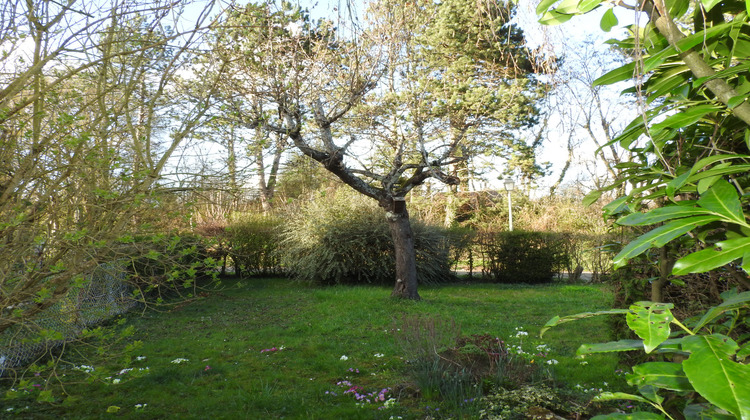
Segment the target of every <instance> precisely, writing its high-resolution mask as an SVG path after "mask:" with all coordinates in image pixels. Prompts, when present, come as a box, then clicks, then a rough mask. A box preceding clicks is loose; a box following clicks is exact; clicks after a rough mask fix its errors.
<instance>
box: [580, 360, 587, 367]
mask: <svg viewBox="0 0 750 420" xmlns="http://www.w3.org/2000/svg"><path fill="white" fill-rule="evenodd" d="M588 364H589V362H587V361H585V360H581V366H586V365H588Z"/></svg>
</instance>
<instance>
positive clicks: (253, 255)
mask: <svg viewBox="0 0 750 420" xmlns="http://www.w3.org/2000/svg"><path fill="white" fill-rule="evenodd" d="M280 225H281V219H279V218H277V217H274V216H264V215H262V214H253V213H248V214H243V215H240V216H236V217H234V220H232V222H231V223H230V224H229V226H227V228H226V232H227V234H228V236H229V255H230V257H231V258H232V261H234V269H235V272H236V273H237V275H239V276H243V275H258V276H268V275H278V274H281V263H280V260H279V255H278V253H277V252H276V247H277V244H278V241H279V238H278V228H279V226H280Z"/></svg>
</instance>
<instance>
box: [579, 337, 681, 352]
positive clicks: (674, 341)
mask: <svg viewBox="0 0 750 420" xmlns="http://www.w3.org/2000/svg"><path fill="white" fill-rule="evenodd" d="M681 341H682V338H670V339H669V340H665V341H664V342H663V343H662V344H661V346H659V348H658V349H657V353H682V351H681V350H680V349H679V348H678V346H679V344H680V342H681ZM631 350H643V340H618V341H610V342H607V343H594V344H582V345H581V346H579V347H578V350H576V354H577V355H579V356H583V355H586V354H592V353H612V352H620V351H631Z"/></svg>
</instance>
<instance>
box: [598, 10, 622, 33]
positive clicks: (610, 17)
mask: <svg viewBox="0 0 750 420" xmlns="http://www.w3.org/2000/svg"><path fill="white" fill-rule="evenodd" d="M618 23H619V22H618V21H617V16H615V12H614V10H612V9H608V10H607V11H606V12H604V15H602V20H601V22H599V26H600V27H601V28H602V30H603V31H604V32H609V31H611V30H612V28H614V27H615V26H617V24H618Z"/></svg>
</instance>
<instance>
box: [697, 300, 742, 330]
mask: <svg viewBox="0 0 750 420" xmlns="http://www.w3.org/2000/svg"><path fill="white" fill-rule="evenodd" d="M745 306H750V291H748V292H742V293H739V294H736V295H734V296H732V297H730V298H728V299H726V300H725V301H724V302H722V303H721V304H720V305H717V306H714V307H712V308H711V309H709V310H708V311H707V312H706V313H705V314H704V315H703V317H702V318H701V319H700V320H699V321H698V323H697V324H696V325H695V327H693V333H697V332H698V330H700V329H701V328H703V326H704V325H706V324H708V323H709V322H711V321H712V320H714V319H716V317H718V316H721V314H723V313H725V312H727V311H733V310H735V309H738V308H742V307H745Z"/></svg>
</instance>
